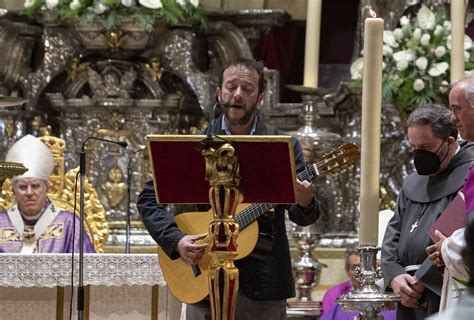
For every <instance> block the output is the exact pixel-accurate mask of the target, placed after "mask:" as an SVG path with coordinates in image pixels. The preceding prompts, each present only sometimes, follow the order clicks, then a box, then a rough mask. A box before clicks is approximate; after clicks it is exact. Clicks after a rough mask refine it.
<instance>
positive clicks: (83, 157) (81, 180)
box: [77, 137, 89, 320]
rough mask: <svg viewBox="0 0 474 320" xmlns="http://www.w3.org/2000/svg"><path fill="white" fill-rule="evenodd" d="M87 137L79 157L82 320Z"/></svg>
mask: <svg viewBox="0 0 474 320" xmlns="http://www.w3.org/2000/svg"><path fill="white" fill-rule="evenodd" d="M88 139H89V137H87V138H86V139H85V140H84V141H83V142H82V146H81V153H80V156H79V175H80V176H79V221H80V225H79V285H78V287H77V318H78V319H79V320H82V319H84V177H85V172H86V152H85V150H84V146H85V144H86V142H87V140H88Z"/></svg>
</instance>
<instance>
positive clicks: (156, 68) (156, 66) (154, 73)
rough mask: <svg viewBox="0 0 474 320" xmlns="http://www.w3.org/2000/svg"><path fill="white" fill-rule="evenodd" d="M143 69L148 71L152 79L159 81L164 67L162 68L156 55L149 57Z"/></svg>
mask: <svg viewBox="0 0 474 320" xmlns="http://www.w3.org/2000/svg"><path fill="white" fill-rule="evenodd" d="M144 69H145V70H146V71H147V72H148V74H149V75H150V77H151V78H152V79H153V81H160V79H161V76H162V75H163V72H165V69H163V67H162V66H161V64H160V60H158V58H157V57H153V58H151V59H150V60H149V61H148V63H147V64H145V65H144Z"/></svg>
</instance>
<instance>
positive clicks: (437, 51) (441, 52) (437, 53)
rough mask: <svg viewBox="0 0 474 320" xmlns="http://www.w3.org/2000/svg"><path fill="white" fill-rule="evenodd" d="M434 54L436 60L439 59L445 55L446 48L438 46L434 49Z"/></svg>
mask: <svg viewBox="0 0 474 320" xmlns="http://www.w3.org/2000/svg"><path fill="white" fill-rule="evenodd" d="M434 53H435V56H436V57H437V58H441V57H442V56H444V55H445V54H446V48H445V47H444V46H438V47H436V49H435V52H434Z"/></svg>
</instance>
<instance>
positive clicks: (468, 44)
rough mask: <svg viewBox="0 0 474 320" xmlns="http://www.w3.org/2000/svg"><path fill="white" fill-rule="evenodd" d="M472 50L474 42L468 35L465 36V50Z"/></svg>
mask: <svg viewBox="0 0 474 320" xmlns="http://www.w3.org/2000/svg"><path fill="white" fill-rule="evenodd" d="M471 48H472V40H471V37H469V36H468V35H464V50H469V49H471Z"/></svg>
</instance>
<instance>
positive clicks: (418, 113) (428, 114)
mask: <svg viewBox="0 0 474 320" xmlns="http://www.w3.org/2000/svg"><path fill="white" fill-rule="evenodd" d="M450 117H451V111H449V110H448V109H447V108H445V107H443V106H440V105H435V104H427V105H424V106H421V107H418V108H416V109H415V110H414V111H413V112H412V113H411V114H410V116H409V117H408V120H407V125H408V128H410V127H413V126H417V125H430V126H431V129H432V130H433V134H434V135H435V137H438V138H440V139H446V138H447V137H449V136H452V137H453V138H454V139H457V137H458V130H457V129H456V126H455V125H454V124H453V123H451V121H450Z"/></svg>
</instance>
